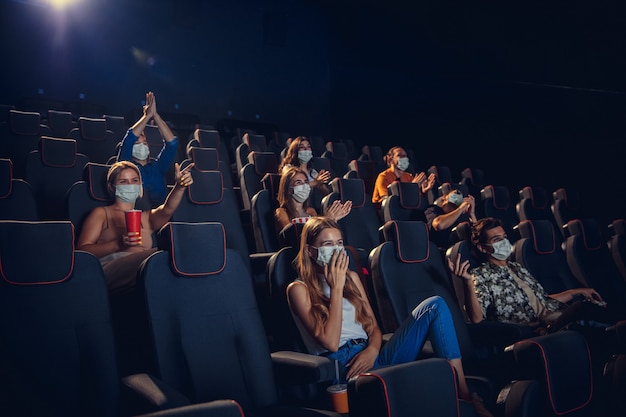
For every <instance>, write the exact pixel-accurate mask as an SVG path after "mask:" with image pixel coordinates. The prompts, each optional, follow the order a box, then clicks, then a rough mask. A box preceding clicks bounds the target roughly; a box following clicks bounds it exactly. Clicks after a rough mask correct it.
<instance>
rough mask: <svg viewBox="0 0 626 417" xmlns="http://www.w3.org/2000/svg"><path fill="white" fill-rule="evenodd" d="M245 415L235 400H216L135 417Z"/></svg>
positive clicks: (230, 416)
mask: <svg viewBox="0 0 626 417" xmlns="http://www.w3.org/2000/svg"><path fill="white" fill-rule="evenodd" d="M182 416H185V417H244V414H243V410H242V409H241V407H240V406H239V404H237V402H236V401H234V400H215V401H209V402H206V403H200V404H192V405H186V406H183V407H177V408H173V409H168V410H163V411H155V412H154V413H148V414H141V415H138V416H135V417H182Z"/></svg>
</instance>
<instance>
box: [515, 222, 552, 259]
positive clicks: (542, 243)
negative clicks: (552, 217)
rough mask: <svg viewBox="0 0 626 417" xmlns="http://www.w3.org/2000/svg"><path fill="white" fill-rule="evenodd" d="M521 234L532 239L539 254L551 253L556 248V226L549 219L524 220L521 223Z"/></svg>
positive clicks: (519, 227)
mask: <svg viewBox="0 0 626 417" xmlns="http://www.w3.org/2000/svg"><path fill="white" fill-rule="evenodd" d="M518 230H519V233H520V236H522V237H524V238H527V239H530V240H531V241H532V242H533V248H535V251H536V252H537V253H538V254H539V255H549V254H551V253H554V251H555V250H556V236H555V232H554V227H553V226H552V223H550V221H549V220H523V221H521V222H520V223H519V226H518Z"/></svg>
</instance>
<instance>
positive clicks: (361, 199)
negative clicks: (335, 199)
mask: <svg viewBox="0 0 626 417" xmlns="http://www.w3.org/2000/svg"><path fill="white" fill-rule="evenodd" d="M330 186H331V187H332V189H333V191H334V192H336V193H338V194H339V198H340V199H341V202H343V203H345V202H346V201H348V200H351V201H352V208H353V209H354V208H358V207H363V205H364V204H365V182H364V181H363V180H362V179H360V178H335V179H334V180H332V181H331V182H330Z"/></svg>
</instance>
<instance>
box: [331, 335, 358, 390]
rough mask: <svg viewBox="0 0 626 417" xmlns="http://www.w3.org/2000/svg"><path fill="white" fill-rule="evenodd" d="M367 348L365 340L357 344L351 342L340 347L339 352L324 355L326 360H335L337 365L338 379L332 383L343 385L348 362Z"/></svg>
mask: <svg viewBox="0 0 626 417" xmlns="http://www.w3.org/2000/svg"><path fill="white" fill-rule="evenodd" d="M366 347H367V340H365V341H361V342H359V343H353V342H352V341H350V342H348V343H346V344H345V345H343V346H341V348H339V350H337V351H336V352H332V353H330V354H328V355H326V357H327V358H330V359H333V360H336V361H337V362H338V363H339V377H338V378H335V381H334V383H335V384H339V383H345V382H346V373H347V370H346V364H347V363H348V362H350V359H352V358H353V357H355V356H356V355H357V354H358V353H359V352H361V351H362V350H363V349H365V348H366Z"/></svg>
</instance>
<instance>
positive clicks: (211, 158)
mask: <svg viewBox="0 0 626 417" xmlns="http://www.w3.org/2000/svg"><path fill="white" fill-rule="evenodd" d="M187 157H188V158H189V159H190V160H191V162H193V163H194V164H195V165H194V169H196V170H198V171H220V172H221V173H222V179H223V180H224V187H226V188H230V189H232V188H233V176H232V173H231V171H230V166H229V165H228V163H227V162H224V161H222V160H220V157H219V151H218V150H217V148H203V147H197V146H191V147H187Z"/></svg>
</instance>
